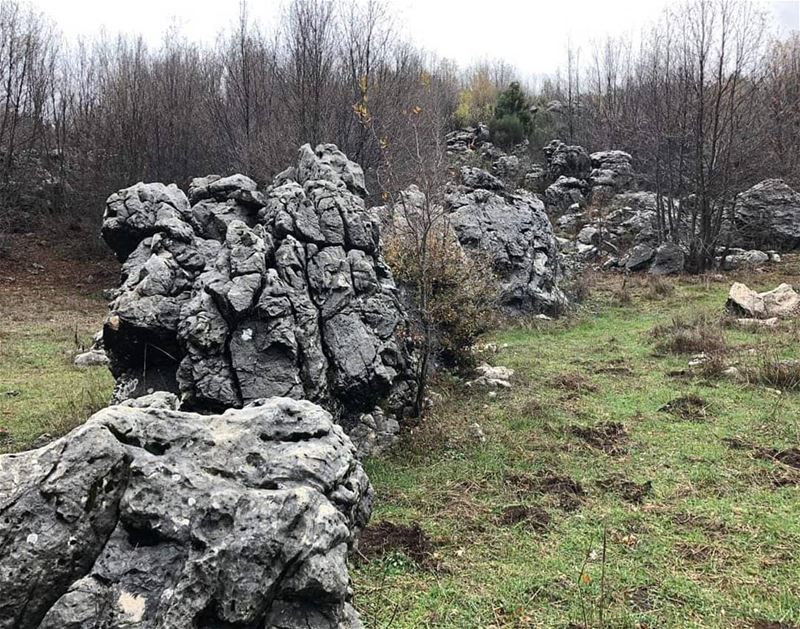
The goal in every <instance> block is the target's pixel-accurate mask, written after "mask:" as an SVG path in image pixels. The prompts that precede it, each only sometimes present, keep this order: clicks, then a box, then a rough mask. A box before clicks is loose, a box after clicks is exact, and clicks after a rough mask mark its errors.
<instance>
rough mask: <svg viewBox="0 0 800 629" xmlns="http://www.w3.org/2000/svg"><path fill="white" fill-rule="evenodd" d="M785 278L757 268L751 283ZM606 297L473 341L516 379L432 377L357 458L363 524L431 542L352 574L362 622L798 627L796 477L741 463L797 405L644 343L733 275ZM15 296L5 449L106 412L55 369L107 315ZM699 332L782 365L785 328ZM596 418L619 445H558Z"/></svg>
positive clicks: (615, 282) (1, 381)
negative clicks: (415, 527)
mask: <svg viewBox="0 0 800 629" xmlns="http://www.w3.org/2000/svg"><path fill="white" fill-rule="evenodd" d="M737 279H743V278H737ZM747 279H752V278H747ZM791 279H792V278H791V277H783V276H781V277H767V276H759V277H758V281H757V282H756V285H755V286H754V287H755V288H758V289H759V290H763V289H767V288H771V287H774V286H775V285H776V284H777V283H778V282H779V281H791ZM602 283H604V284H605V285H602ZM620 283H621V279H619V278H618V277H613V279H608V278H604V279H602V280H601V285H600V286H599V287H598V288H596V290H595V294H594V296H593V297H592V298H591V299H590V300H589V301H588V302H587V303H586V304H585V305H584V306H583V307H582V308H581V309H580V311H579V312H578V313H577V314H576V315H575V316H573V317H570V318H567V319H564V320H561V321H556V322H550V323H546V324H542V323H534V324H530V325H521V324H520V325H518V326H517V327H512V328H508V329H504V330H501V331H498V332H496V333H495V334H493V335H491V336H490V337H488V338H486V339H485V341H486V342H488V343H495V344H497V346H498V347H499V348H500V349H499V352H498V353H497V354H496V355H491V356H487V357H486V358H487V359H488V360H489V361H490V362H493V363H495V364H499V365H507V366H509V367H512V368H513V369H515V370H516V375H515V379H514V387H513V388H512V389H511V390H508V391H506V390H501V391H499V392H498V394H497V396H496V397H493V398H490V397H489V396H488V394H487V393H486V392H485V391H480V390H472V389H465V388H464V387H463V382H461V381H459V380H457V379H455V378H449V379H443V380H442V381H440V382H437V383H436V384H435V386H434V390H435V391H436V392H437V393H439V394H440V395H441V398H437V399H440V401H438V402H437V403H436V404H435V406H434V408H433V410H432V412H431V413H430V414H429V415H428V416H427V417H426V419H425V420H424V421H423V422H422V424H421V425H419V426H417V427H416V428H414V430H413V431H411V432H409V433H408V434H406V436H405V438H404V440H403V442H402V443H401V444H399V445H398V446H397V448H396V449H395V450H394V452H393V453H392V454H390V455H388V456H385V457H381V458H375V459H373V460H370V461H368V462H367V464H366V467H367V471H368V473H369V475H370V477H371V479H372V482H373V484H374V486H375V488H376V491H377V500H376V506H375V511H374V515H373V522H379V521H381V520H389V521H392V522H395V523H398V524H403V523H405V524H412V523H418V524H419V525H421V527H422V528H423V529H424V531H425V532H426V533H427V534H428V536H430V538H431V539H432V541H433V544H434V548H435V552H434V556H432V557H431V558H430V561H428V562H425V565H424V566H419V565H417V564H415V563H414V561H413V560H412V559H411V558H410V557H409V556H407V555H406V554H404V553H403V551H402V549H397V550H396V551H394V552H390V553H389V554H387V555H385V556H383V557H376V558H373V559H371V560H368V561H361V562H355V565H354V566H353V568H352V575H353V581H354V583H353V585H354V591H355V603H356V606H357V608H358V609H359V610H360V612H361V614H362V617H363V619H364V621H365V624H366V626H367V627H368V628H370V629H378V628H381V629H382V628H388V627H392V628H397V629H410V628H424V627H454V628H456V627H463V628H470V629H473V628H478V627H479V628H490V627H494V628H512V627H514V628H516V627H519V628H523V627H542V628H545V627H546V628H551V627H562V628H564V629H566V628H568V627H571V628H572V629H577V628H579V627H592V628H595V627H597V628H599V627H607V628H617V627H619V628H623V627H631V628H633V627H638V628H640V629H645V628H649V629H654V628H666V627H676V628H677V627H680V628H685V627H708V628H711V627H714V628H720V629H721V628H723V627H724V628H730V627H734V628H735V627H741V628H746V627H758V625H757V623H758V622H759V621H765V622H767V621H771V622H780V623H784V624H783V625H773V626H774V627H776V628H777V627H780V628H781V629H790V628H792V627H795V626H798V625H800V584H798V576H799V575H800V559H798V556H797V555H798V550H800V495H798V491H799V490H798V487H800V485H798V484H797V483H798V482H799V481H800V479H798V474H799V473H798V472H797V471H796V470H793V469H791V468H788V467H786V466H784V465H781V464H779V463H777V462H774V461H770V460H767V459H765V458H764V457H763V456H760V455H759V454H758V453H759V448H761V449H777V450H780V449H784V448H788V447H792V446H797V445H800V393H798V392H784V393H780V392H776V391H773V390H771V389H769V388H767V387H764V386H759V385H754V384H748V383H747V382H744V381H736V380H730V379H725V378H714V379H710V380H709V379H707V378H705V377H703V376H702V375H701V374H700V373H698V372H693V371H692V370H691V369H690V368H689V367H688V362H689V360H690V359H691V357H690V356H687V355H674V354H662V353H659V352H657V351H656V349H655V340H654V339H653V337H652V335H651V330H652V328H653V327H654V326H655V325H657V324H666V323H668V322H669V321H671V320H672V319H673V318H674V317H683V318H685V319H686V320H692V319H693V318H694V317H696V316H697V315H702V314H706V315H707V317H708V319H709V320H710V321H712V322H716V321H718V317H719V315H720V314H721V310H722V304H723V303H724V301H725V297H726V291H727V288H728V286H729V283H730V281H729V279H726V280H725V281H716V282H715V281H696V282H692V281H688V280H681V281H679V282H678V285H677V288H676V290H675V291H673V292H669V291H656V290H654V288H653V286H649V285H648V282H647V281H646V280H641V279H633V280H631V281H630V282H629V283H628V284H627V286H626V288H625V289H624V294H623V292H622V291H620V288H619V285H620ZM661 293H663V294H661ZM23 297H25V296H24V295H23ZM25 298H26V299H27V301H25V300H23V299H22V298H20V305H19V307H16V308H15V307H13V303H12V300H6V301H5V302H4V303H3V304H2V305H3V306H4V307H9V306H12V307H11V308H9V310H10V315H8V316H6V318H5V320H6V321H10V322H11V323H10V324H8V325H7V326H6V327H5V328H4V329H3V331H2V332H0V451H15V450H19V449H23V448H25V447H27V446H29V445H30V443H31V442H32V441H33V440H34V439H35V438H37V437H38V436H40V435H41V434H43V433H50V434H51V435H53V436H57V435H59V434H63V433H64V432H66V431H67V430H69V429H70V428H72V427H73V426H75V425H77V424H79V423H80V422H81V421H83V420H85V419H86V418H87V417H88V416H89V415H90V414H91V412H93V411H94V410H96V409H97V408H99V407H101V406H103V405H104V404H105V402H106V400H107V399H108V397H109V395H110V391H111V385H112V381H111V377H110V375H109V374H108V372H107V370H106V369H104V368H95V369H89V370H78V369H76V368H74V367H73V366H72V362H71V361H72V356H73V354H74V352H75V350H76V345H75V333H76V330H77V333H78V336H79V337H80V338H81V341H82V342H84V343H85V342H87V341H88V339H89V337H90V335H91V333H92V332H93V331H94V328H95V326H96V325H97V324H98V323H99V321H101V320H102V315H103V304H102V302H101V301H99V300H94V299H91V300H90V299H83V298H82V299H81V300H79V301H78V302H76V303H72V302H71V301H69V300H61V298H59V300H56V301H55V302H53V303H52V304H49V305H46V307H45V306H41V307H40V306H37V299H38V300H39V301H41V297H37V296H36V295H28V296H27V297H25ZM53 299H55V298H53ZM62 301H63V302H64V303H62ZM14 303H15V302H14ZM3 314H6V313H3ZM712 324H713V325H719V331H720V333H721V334H723V335H724V337H725V341H726V346H727V349H725V350H724V351H723V353H722V354H721V357H722V359H723V360H724V361H725V362H726V364H727V363H730V364H735V365H737V366H738V367H740V368H742V370H743V372H744V371H746V369H747V367H748V366H749V365H757V363H758V361H759V360H760V357H761V356H764V355H768V356H775V357H779V358H793V357H797V349H798V343H797V338H798V337H797V327H796V326H793V325H786V326H784V327H783V328H781V329H780V330H779V331H777V332H775V331H766V332H753V331H743V330H739V329H736V328H735V327H730V326H728V325H722V322H720V323H719V324H717V323H712ZM671 372H686V373H685V374H684V375H682V376H679V377H676V376H674V375H672V376H671V375H669V374H670V373H671ZM570 383H577V384H578V385H579V386H572V385H571V384H570ZM9 393H12V394H11V395H9ZM687 395H695V396H698V397H699V398H702V400H704V401H705V402H706V407H705V408H706V412H705V416H704V417H702V418H700V419H696V420H688V419H687V420H684V419H683V418H681V417H680V416H678V415H676V414H672V413H666V412H663V411H660V410H659V409H661V408H662V407H663V406H664V405H666V404H667V403H668V402H670V401H672V400H674V399H675V398H678V397H680V396H687ZM602 422H618V423H621V424H623V425H624V427H625V430H626V432H627V440H626V441H625V442H624V443H622V444H618V445H622V446H623V447H624V450H623V451H621V452H620V451H616V452H613V451H612V452H611V453H607V452H604V451H602V450H600V449H597V448H594V447H592V446H590V445H588V444H587V443H586V442H585V441H584V440H583V439H581V438H580V437H579V436H577V435H576V434H575V432H574V428H575V427H576V426H577V427H584V428H585V427H592V426H594V425H596V424H599V423H602ZM476 423H477V424H478V425H479V426H480V428H481V430H482V432H483V434H484V435H485V440H483V441H481V440H480V439H478V438H477V437H476V431H475V428H474V426H473V425H474V424H476ZM724 439H738V440H739V441H740V442H742V443H743V444H744V446H743V449H742V448H740V449H734V448H732V447H730V446H729V445H728V444H727V443H726V442H725V441H723V440H724ZM544 476H560V477H568V478H569V479H572V480H574V481H576V482H577V483H580V485H581V487H582V488H583V492H584V494H583V495H582V496H580V497H579V504H578V505H577V508H575V509H572V510H569V509H566V508H564V507H569V506H570V504H569V502H570V501H569V500H567V501H564V500H563V497H560V496H559V495H556V494H552V493H547V492H542V491H541V489H540V488H539V484H540V482H541V479H542V477H544ZM609 478H612V479H617V481H619V480H620V479H621V480H623V481H629V482H631V483H635V484H636V485H637V486H642V485H644V484H645V483H647V482H650V483H651V484H652V489H651V491H650V493H649V494H647V495H645V496H644V498H643V500H642V501H641V502H640V503H636V502H631V501H629V500H626V499H625V498H624V497H623V495H622V491H621V490H618V489H614V488H609V487H607V486H606V487H603V486H601V485H600V484H598V483H599V482H601V481H607V480H608V479H609ZM606 485H607V483H606ZM567 498H569V496H567ZM572 501H573V503H574V496H573V497H572ZM515 505H524V506H528V507H535V508H539V509H543V510H544V511H545V512H546V513H547V514H548V515H549V516H550V523H549V525H548V526H547V528H546V529H545V530H537V529H536V528H534V527H533V526H528V525H526V523H525V522H522V523H519V524H513V525H509V524H503V523H502V522H501V517H502V515H503V513H504V509H506V508H507V507H509V506H515ZM763 626H764V627H767V626H770V625H763Z"/></svg>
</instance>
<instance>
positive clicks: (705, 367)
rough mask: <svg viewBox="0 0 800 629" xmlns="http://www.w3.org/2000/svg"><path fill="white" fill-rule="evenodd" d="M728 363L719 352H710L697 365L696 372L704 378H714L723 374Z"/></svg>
mask: <svg viewBox="0 0 800 629" xmlns="http://www.w3.org/2000/svg"><path fill="white" fill-rule="evenodd" d="M726 369H728V363H727V361H726V360H725V357H724V356H722V355H720V354H711V355H710V356H709V357H708V358H707V359H706V360H704V361H703V362H702V363H700V364H699V365H698V366H697V373H698V374H699V375H700V376H702V377H703V378H705V379H706V380H716V379H717V378H721V377H722V376H723V375H724V374H725V370H726Z"/></svg>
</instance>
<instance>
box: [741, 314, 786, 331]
mask: <svg viewBox="0 0 800 629" xmlns="http://www.w3.org/2000/svg"><path fill="white" fill-rule="evenodd" d="M736 325H738V326H739V327H742V328H767V329H770V330H774V329H775V328H777V327H778V326H779V325H780V319H778V317H770V318H769V319H736Z"/></svg>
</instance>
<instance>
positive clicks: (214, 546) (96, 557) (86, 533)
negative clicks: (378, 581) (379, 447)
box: [0, 395, 372, 629]
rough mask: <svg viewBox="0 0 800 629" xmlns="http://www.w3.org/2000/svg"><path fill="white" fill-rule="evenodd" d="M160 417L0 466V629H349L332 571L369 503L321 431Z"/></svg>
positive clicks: (345, 588) (263, 409)
mask: <svg viewBox="0 0 800 629" xmlns="http://www.w3.org/2000/svg"><path fill="white" fill-rule="evenodd" d="M174 401H176V400H174V399H173V402H174ZM147 404H152V406H147ZM170 404H171V402H170V400H169V398H168V396H163V395H161V396H158V395H157V396H154V397H152V398H150V399H149V400H139V401H136V402H135V403H131V404H130V405H128V406H116V407H110V408H107V409H105V410H103V411H100V412H99V413H97V414H96V415H94V416H93V417H92V418H90V419H89V421H88V422H87V423H86V424H85V425H83V426H81V427H80V428H77V429H75V430H74V431H72V432H71V433H69V434H68V435H66V436H65V437H63V438H61V439H59V440H57V441H54V442H52V443H51V444H49V445H47V446H45V447H43V448H40V449H38V450H33V451H29V452H24V453H21V454H13V455H5V456H2V457H0V509H2V515H3V517H2V518H0V548H2V549H3V553H2V555H0V592H2V596H0V628H2V629H12V628H13V629H29V628H30V629H33V628H39V629H92V628H97V629H100V628H101V627H102V628H107V629H117V628H120V629H121V628H123V627H139V628H141V629H149V628H153V629H155V628H159V629H162V628H163V629H166V628H169V629H181V628H186V629H200V628H208V629H211V628H218V627H264V628H266V629H289V628H291V629H300V628H304V629H337V628H341V629H351V628H356V627H361V623H360V622H359V620H358V616H357V614H356V613H355V611H354V610H353V609H352V607H351V606H350V604H349V599H350V587H349V577H348V573H347V567H346V557H347V553H348V549H349V547H350V546H351V544H352V542H353V539H354V535H355V534H356V532H357V531H358V530H359V529H360V528H361V527H363V526H364V524H365V523H366V521H367V519H368V517H369V514H370V509H371V501H372V490H371V487H370V485H369V481H368V480H367V477H366V475H365V474H364V471H363V469H362V468H361V465H360V464H359V463H358V462H357V460H356V458H355V449H354V446H353V445H352V443H351V442H350V440H349V439H348V438H347V437H346V436H345V434H344V432H343V431H342V429H341V428H340V427H339V426H337V425H336V424H334V422H333V419H332V417H331V415H330V414H328V413H327V412H325V411H324V410H322V409H321V408H319V407H317V406H315V405H313V404H311V403H310V402H304V401H295V400H290V399H286V398H277V399H270V400H266V401H263V400H262V401H260V402H259V403H257V404H254V405H253V406H250V407H248V408H244V409H240V410H235V409H232V410H229V411H227V412H225V413H224V414H223V415H213V416H203V415H196V414H193V413H183V412H178V411H174V410H170V408H169V406H170ZM141 406H144V408H140V407H141Z"/></svg>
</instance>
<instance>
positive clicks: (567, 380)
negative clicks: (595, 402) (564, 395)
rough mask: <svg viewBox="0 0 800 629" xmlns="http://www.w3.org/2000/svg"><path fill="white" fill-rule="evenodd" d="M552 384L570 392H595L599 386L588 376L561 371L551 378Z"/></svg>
mask: <svg viewBox="0 0 800 629" xmlns="http://www.w3.org/2000/svg"><path fill="white" fill-rule="evenodd" d="M550 384H551V385H552V386H553V387H555V388H557V389H563V390H564V391H569V392H570V393H578V394H583V393H594V392H595V391H597V386H596V385H594V384H592V382H591V380H589V379H588V378H587V377H586V376H584V375H582V374H579V373H560V374H558V375H556V376H554V377H553V378H552V379H551V380H550Z"/></svg>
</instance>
